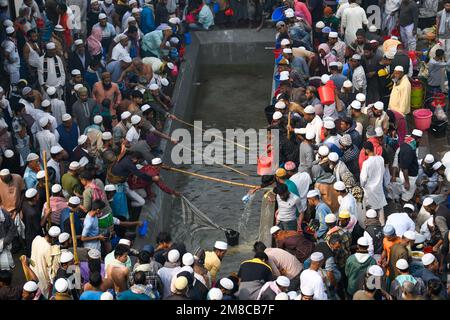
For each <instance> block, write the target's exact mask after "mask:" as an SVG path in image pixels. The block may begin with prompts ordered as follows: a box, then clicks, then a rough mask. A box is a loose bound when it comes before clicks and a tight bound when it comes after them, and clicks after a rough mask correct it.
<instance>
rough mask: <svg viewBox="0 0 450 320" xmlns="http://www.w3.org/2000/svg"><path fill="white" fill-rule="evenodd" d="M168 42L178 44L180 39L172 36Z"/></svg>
mask: <svg viewBox="0 0 450 320" xmlns="http://www.w3.org/2000/svg"><path fill="white" fill-rule="evenodd" d="M170 42H171V43H173V44H178V43H180V39H178V38H177V37H172V38H170Z"/></svg>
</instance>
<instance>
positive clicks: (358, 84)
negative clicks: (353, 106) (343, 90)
mask: <svg viewBox="0 0 450 320" xmlns="http://www.w3.org/2000/svg"><path fill="white" fill-rule="evenodd" d="M350 67H351V69H352V73H353V76H352V79H351V80H352V83H353V88H354V89H355V91H356V92H358V93H363V94H365V93H366V89H367V79H366V72H365V70H364V68H363V66H362V65H361V56H360V55H359V54H354V55H353V56H352V57H351V59H350Z"/></svg>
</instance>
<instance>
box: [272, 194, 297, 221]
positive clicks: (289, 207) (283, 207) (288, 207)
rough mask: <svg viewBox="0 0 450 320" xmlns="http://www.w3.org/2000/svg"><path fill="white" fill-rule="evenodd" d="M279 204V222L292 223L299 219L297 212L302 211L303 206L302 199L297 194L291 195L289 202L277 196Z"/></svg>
mask: <svg viewBox="0 0 450 320" xmlns="http://www.w3.org/2000/svg"><path fill="white" fill-rule="evenodd" d="M277 204H278V217H277V219H278V221H292V220H295V219H297V216H296V215H295V212H296V210H298V211H302V204H301V201H300V198H299V197H297V196H296V195H295V194H293V193H290V194H289V198H288V199H287V201H283V200H281V198H280V196H279V195H277Z"/></svg>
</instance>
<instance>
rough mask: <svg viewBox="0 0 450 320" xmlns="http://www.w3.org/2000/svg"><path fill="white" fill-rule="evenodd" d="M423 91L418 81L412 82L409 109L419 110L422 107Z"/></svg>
mask: <svg viewBox="0 0 450 320" xmlns="http://www.w3.org/2000/svg"><path fill="white" fill-rule="evenodd" d="M423 98H424V89H423V85H422V82H420V80H417V79H416V80H413V82H412V83H411V108H413V109H419V108H421V107H422V105H423Z"/></svg>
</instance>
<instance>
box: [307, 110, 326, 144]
mask: <svg viewBox="0 0 450 320" xmlns="http://www.w3.org/2000/svg"><path fill="white" fill-rule="evenodd" d="M303 112H304V113H305V120H306V121H307V122H308V124H307V125H306V131H311V132H314V133H315V134H316V138H315V139H316V140H315V141H316V144H319V143H320V142H321V138H320V137H321V136H322V127H323V121H322V119H321V118H320V117H319V116H318V115H316V114H315V113H316V110H315V109H314V107H313V106H306V108H305V109H304V111H303Z"/></svg>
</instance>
